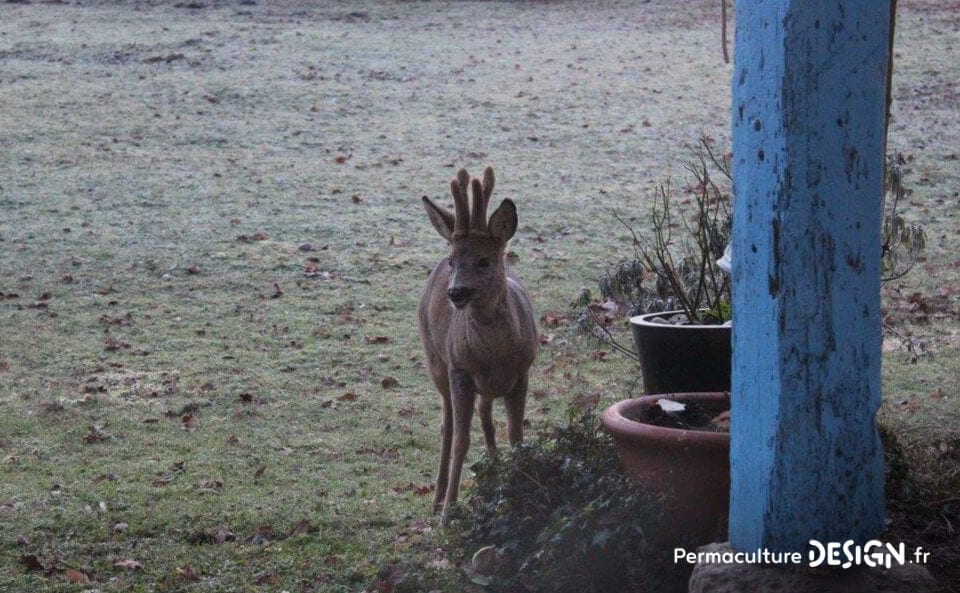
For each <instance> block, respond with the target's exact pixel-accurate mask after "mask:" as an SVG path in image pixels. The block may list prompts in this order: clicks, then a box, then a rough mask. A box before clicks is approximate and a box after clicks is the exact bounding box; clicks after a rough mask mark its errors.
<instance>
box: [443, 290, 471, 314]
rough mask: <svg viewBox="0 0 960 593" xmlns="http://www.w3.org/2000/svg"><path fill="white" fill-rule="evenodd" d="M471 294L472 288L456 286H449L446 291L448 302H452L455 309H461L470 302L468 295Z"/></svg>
mask: <svg viewBox="0 0 960 593" xmlns="http://www.w3.org/2000/svg"><path fill="white" fill-rule="evenodd" d="M472 296H473V289H472V288H464V287H462V286H458V287H456V288H451V289H450V290H448V291H447V298H449V299H450V302H451V303H453V306H454V307H456V308H457V309H462V308H463V307H465V306H466V305H467V303H468V302H470V297H472Z"/></svg>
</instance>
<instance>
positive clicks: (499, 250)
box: [417, 167, 539, 524]
mask: <svg viewBox="0 0 960 593" xmlns="http://www.w3.org/2000/svg"><path fill="white" fill-rule="evenodd" d="M493 181H494V180H493V169H491V168H490V167H487V169H486V170H485V171H484V173H483V181H482V182H481V181H480V180H479V179H476V178H474V179H473V180H472V181H471V179H470V174H469V173H467V171H466V169H461V170H460V172H459V173H458V174H457V178H456V179H454V180H453V181H451V182H450V191H451V193H452V194H453V203H454V212H453V213H451V212H450V211H449V210H446V209H444V208H440V207H438V206H437V205H436V204H434V203H433V202H432V201H431V200H430V198H428V197H427V196H423V205H424V207H425V208H426V210H427V216H428V217H429V218H430V222H431V223H432V224H433V226H434V228H436V229H437V232H439V233H440V235H441V236H442V237H443V238H444V239H446V240H447V241H448V242H449V243H450V247H451V251H450V255H449V257H448V258H447V259H445V260H441V261H440V263H438V264H437V265H436V267H434V268H433V271H432V272H431V273H430V278H429V279H428V280H427V287H426V289H425V290H424V292H423V296H422V297H421V298H420V306H419V307H418V309H417V314H418V316H419V319H420V336H421V338H422V339H423V347H424V350H426V354H427V366H428V367H429V369H430V377H431V378H432V379H433V383H434V385H436V387H437V390H438V391H439V392H440V395H441V397H442V399H443V421H442V433H443V443H442V448H441V453H440V470H439V472H438V474H437V488H436V494H435V496H434V500H433V505H434V512H437V511H439V510H441V509H442V511H443V513H442V521H443V523H444V524H446V523H447V522H448V521H449V519H450V515H449V513H450V509H451V507H452V505H453V503H455V502H456V500H457V491H458V490H459V488H460V474H461V472H462V471H463V461H464V458H465V457H466V455H467V449H468V448H469V446H470V422H471V420H472V418H473V409H474V402H475V400H476V399H477V396H479V406H478V407H479V412H480V424H481V426H482V428H483V437H484V441H485V442H486V445H487V451H488V452H489V454H490V455H495V454H496V448H497V445H496V440H495V437H494V427H493V417H492V410H493V400H494V398H496V397H499V396H503V401H504V406H505V408H506V412H507V433H508V437H509V440H510V444H511V445H516V444H517V443H519V442H520V441H521V440H522V439H523V410H524V407H525V405H526V399H527V381H528V376H529V372H530V365H531V364H533V359H534V358H535V357H536V354H537V346H538V345H539V336H538V334H537V325H536V321H535V316H534V312H533V305H532V304H531V302H530V297H529V296H528V295H527V291H526V289H524V287H523V286H522V285H521V284H520V282H519V281H518V280H516V279H515V278H513V277H512V276H511V275H509V274H508V273H507V270H506V263H505V252H506V247H507V242H508V241H509V240H510V238H511V237H512V236H513V234H514V232H516V230H517V207H516V206H515V205H514V203H513V202H512V201H511V200H509V199H506V200H503V202H502V203H501V204H500V206H499V207H498V208H497V210H496V211H495V212H494V213H493V214H492V215H491V216H490V220H489V222H488V221H487V204H488V203H489V201H490V194H491V193H493ZM468 187H469V190H470V191H469V194H470V195H469V196H468ZM469 198H472V205H471V201H470V199H469Z"/></svg>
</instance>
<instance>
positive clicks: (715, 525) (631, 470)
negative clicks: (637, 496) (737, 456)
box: [601, 392, 730, 547]
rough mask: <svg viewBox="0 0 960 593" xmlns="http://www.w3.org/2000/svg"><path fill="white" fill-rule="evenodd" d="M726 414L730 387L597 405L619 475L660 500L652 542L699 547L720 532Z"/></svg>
mask: <svg viewBox="0 0 960 593" xmlns="http://www.w3.org/2000/svg"><path fill="white" fill-rule="evenodd" d="M729 419H730V393H729V392H720V393H674V394H669V395H648V396H645V397H640V398H635V399H628V400H622V401H619V402H617V403H615V404H613V405H612V406H610V407H609V408H607V409H606V410H604V412H603V415H602V417H601V420H602V422H603V426H604V428H605V429H606V430H607V432H608V433H609V434H610V435H611V436H612V437H613V440H614V442H615V443H616V444H617V448H618V449H619V451H620V459H621V462H622V465H623V469H624V473H626V475H628V476H629V477H631V478H633V479H634V480H636V481H638V482H640V483H642V484H643V485H644V487H645V489H646V490H647V491H648V492H650V493H655V494H657V495H658V497H659V499H660V500H661V504H662V511H663V521H662V525H660V526H659V529H657V530H656V533H655V534H654V537H655V538H656V540H657V541H658V542H659V543H661V544H663V545H665V546H667V547H676V546H689V545H699V544H702V543H705V542H710V541H715V539H716V536H718V535H726V519H727V507H728V501H729V492H730V459H729V457H730V433H729Z"/></svg>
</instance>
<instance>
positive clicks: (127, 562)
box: [113, 558, 143, 570]
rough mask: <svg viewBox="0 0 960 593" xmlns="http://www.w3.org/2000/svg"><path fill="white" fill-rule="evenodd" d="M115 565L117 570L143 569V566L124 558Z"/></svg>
mask: <svg viewBox="0 0 960 593" xmlns="http://www.w3.org/2000/svg"><path fill="white" fill-rule="evenodd" d="M113 565H114V566H116V567H117V568H127V569H129V570H136V569H138V568H143V564H141V563H140V562H138V561H136V560H133V559H130V558H123V559H120V560H117V561H116V562H114V563H113Z"/></svg>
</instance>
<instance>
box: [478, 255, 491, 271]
mask: <svg viewBox="0 0 960 593" xmlns="http://www.w3.org/2000/svg"><path fill="white" fill-rule="evenodd" d="M477 267H478V268H489V267H490V260H489V259H487V258H485V257H481V258H480V259H478V260H477Z"/></svg>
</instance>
